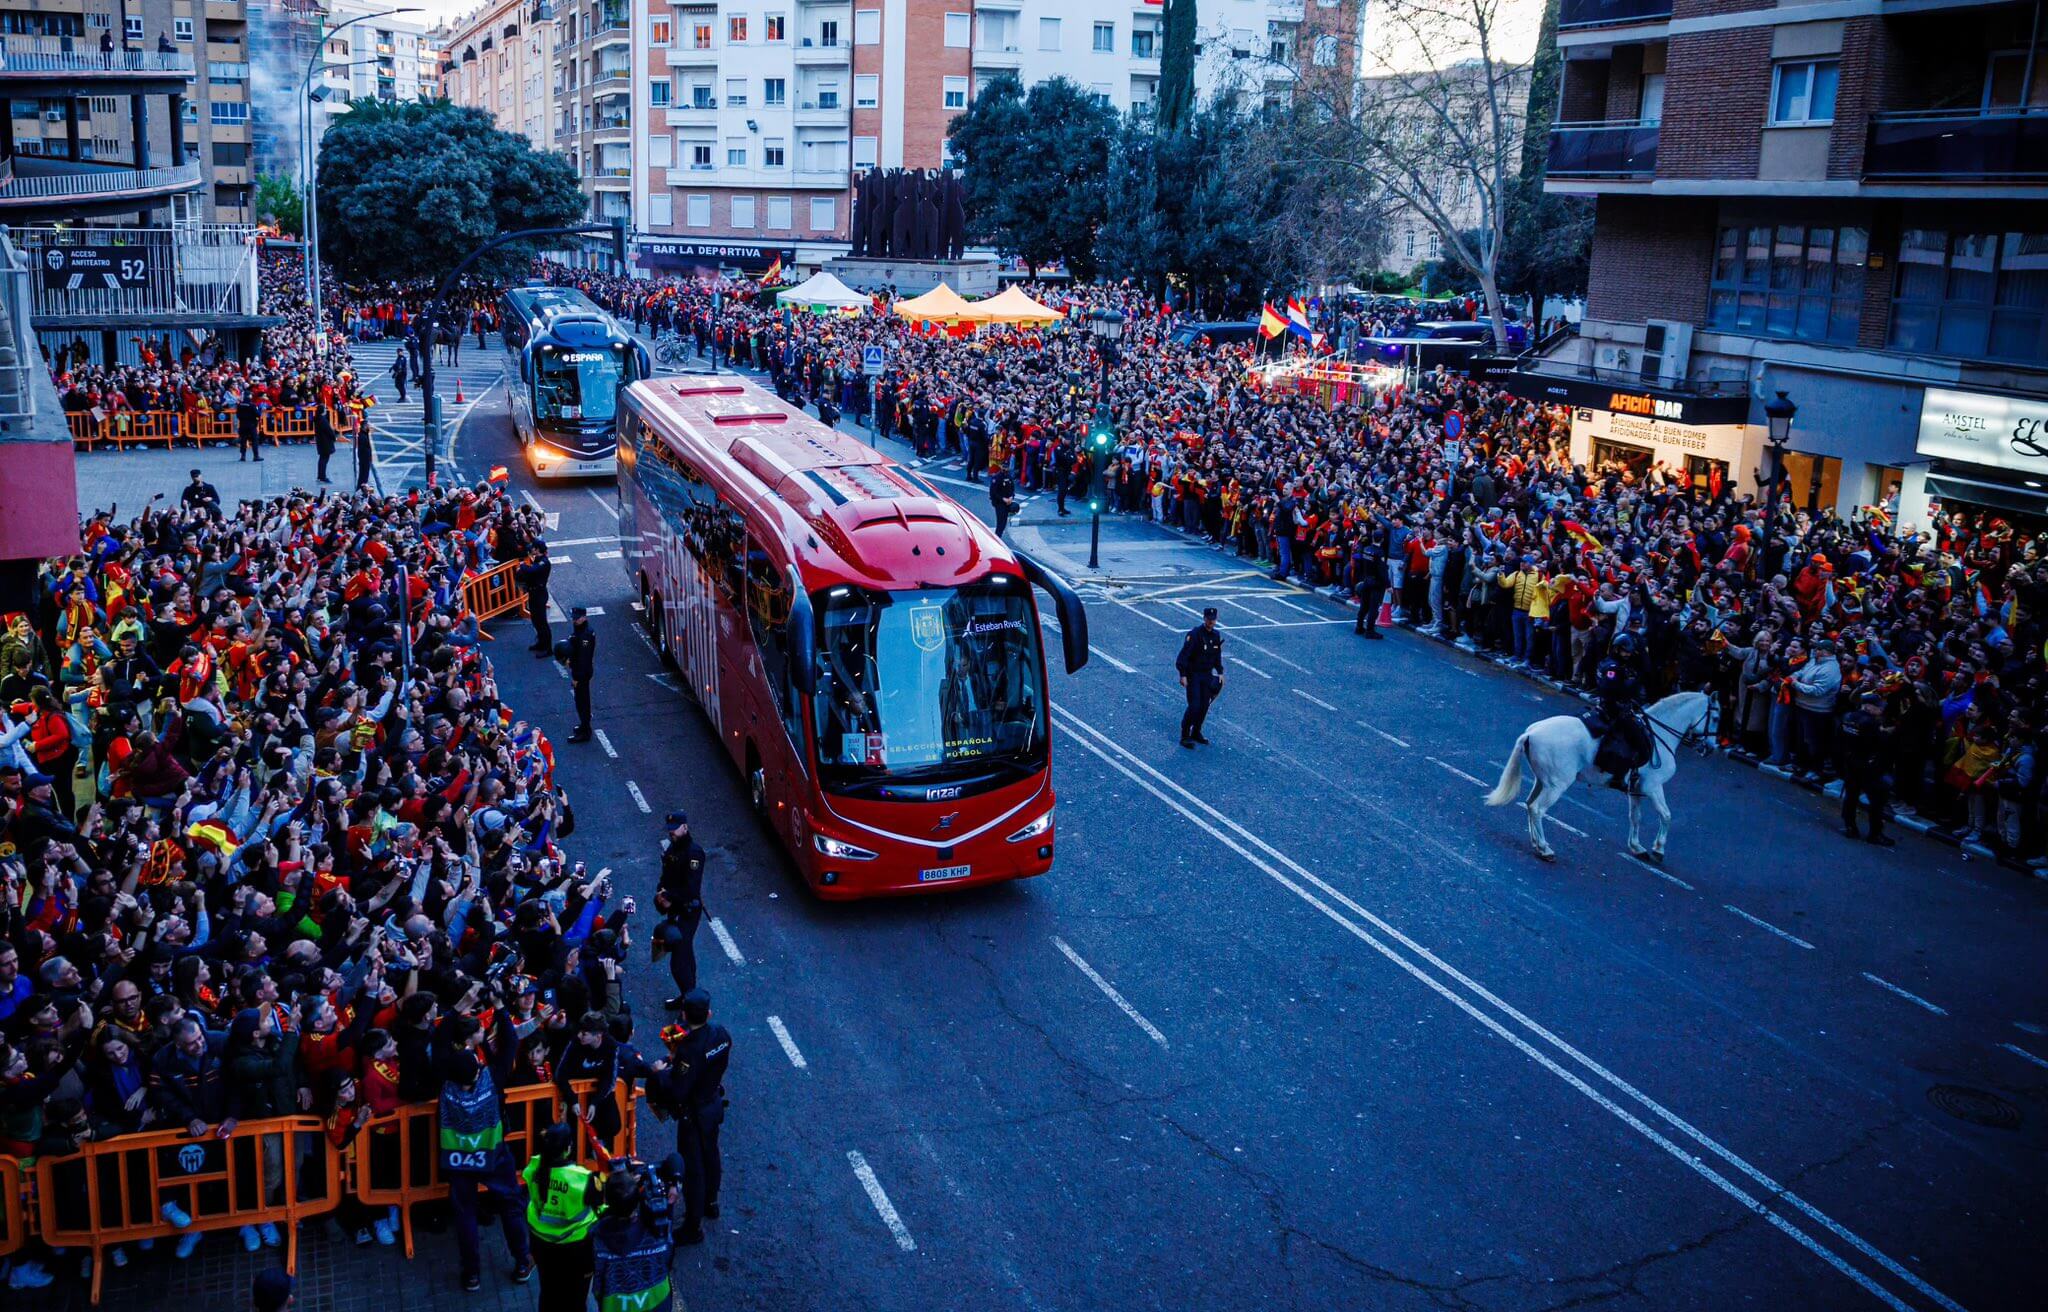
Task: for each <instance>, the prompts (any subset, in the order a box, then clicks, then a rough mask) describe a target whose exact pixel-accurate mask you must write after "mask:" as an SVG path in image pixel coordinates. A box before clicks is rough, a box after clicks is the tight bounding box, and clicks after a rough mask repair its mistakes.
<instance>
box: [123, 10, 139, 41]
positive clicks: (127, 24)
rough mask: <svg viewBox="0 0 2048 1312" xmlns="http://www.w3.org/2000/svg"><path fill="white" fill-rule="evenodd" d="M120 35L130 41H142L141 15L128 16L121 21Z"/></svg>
mask: <svg viewBox="0 0 2048 1312" xmlns="http://www.w3.org/2000/svg"><path fill="white" fill-rule="evenodd" d="M121 34H122V35H123V36H125V37H127V38H128V39H129V40H130V41H140V40H141V39H142V15H140V14H130V15H128V16H127V17H126V18H124V19H122V20H121Z"/></svg>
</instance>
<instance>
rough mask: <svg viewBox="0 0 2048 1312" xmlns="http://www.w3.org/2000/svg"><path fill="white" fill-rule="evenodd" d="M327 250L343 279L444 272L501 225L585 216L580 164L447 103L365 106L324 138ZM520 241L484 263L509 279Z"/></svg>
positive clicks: (517, 264) (555, 223) (506, 228)
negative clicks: (573, 165) (575, 166)
mask: <svg viewBox="0 0 2048 1312" xmlns="http://www.w3.org/2000/svg"><path fill="white" fill-rule="evenodd" d="M319 177H320V253H321V255H322V256H323V257H325V259H326V260H327V261H328V262H329V263H330V264H332V265H333V266H334V268H335V270H336V272H338V273H339V274H340V275H341V276H342V277H343V278H347V279H360V280H377V281H382V280H386V279H411V278H438V277H440V276H442V275H443V274H446V273H447V272H448V271H449V270H451V269H453V268H454V267H455V266H456V265H457V264H458V263H460V262H461V261H462V259H463V257H464V256H466V255H468V254H469V253H470V252H471V251H473V250H475V249H476V248H477V247H478V246H480V245H482V244H483V243H484V242H486V241H489V240H490V239H491V238H492V237H495V236H497V235H498V234H499V233H502V232H511V231H516V230H518V229H522V228H553V227H563V226H566V225H569V224H573V223H577V222H579V221H581V220H582V219H583V218H584V216H585V206H586V204H587V202H586V201H585V199H584V196H583V192H582V190H581V188H579V187H578V185H577V181H576V174H575V171H574V170H573V169H572V168H571V167H570V165H569V161H568V160H567V159H566V158H565V157H563V156H561V155H558V154H554V153H551V152H541V151H536V150H535V149H534V148H533V146H532V145H531V144H530V143H529V142H528V141H527V140H526V138H525V137H523V136H520V135H518V134H517V133H512V132H505V131H501V130H500V129H499V128H498V127H497V126H496V125H495V124H494V123H493V122H492V120H491V116H490V115H489V114H487V113H485V112H483V111H482V110H477V109H468V108H463V107H460V106H456V105H452V104H450V103H449V102H447V101H445V100H443V101H431V102H416V103H411V104H396V105H387V104H378V103H376V102H373V101H363V102H358V103H357V104H356V106H355V107H354V108H352V109H351V110H350V111H349V112H348V113H347V114H345V115H343V116H341V117H340V118H338V119H336V120H335V121H334V123H333V125H332V126H330V127H329V128H328V129H327V132H326V135H325V136H323V137H322V138H321V142H320V174H319ZM533 255H534V250H533V249H532V248H530V247H529V246H527V244H525V243H514V244H512V245H510V246H506V247H504V248H502V249H500V250H498V251H494V252H492V254H491V255H490V256H488V257H486V259H485V260H484V261H483V262H482V263H481V264H480V265H479V266H478V269H477V271H478V274H479V276H482V277H485V278H504V277H509V276H512V275H515V274H517V273H518V272H519V271H521V270H523V269H524V268H525V267H526V266H527V264H528V263H529V262H530V261H531V260H532V258H533Z"/></svg>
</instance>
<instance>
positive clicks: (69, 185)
mask: <svg viewBox="0 0 2048 1312" xmlns="http://www.w3.org/2000/svg"><path fill="white" fill-rule="evenodd" d="M199 180H200V171H199V165H198V163H197V162H196V161H195V162H193V163H188V164H166V165H165V166H164V167H162V168H160V169H92V168H81V169H77V170H75V171H74V170H70V169H62V170H58V171H55V172H50V173H38V174H35V175H34V176H28V175H25V174H22V173H15V174H13V175H12V176H11V177H9V178H8V180H7V181H6V183H5V184H0V200H40V199H45V198H48V197H60V196H78V197H81V198H83V197H90V196H104V195H109V194H112V193H115V192H124V191H143V190H148V189H153V188H157V187H196V186H198V185H199Z"/></svg>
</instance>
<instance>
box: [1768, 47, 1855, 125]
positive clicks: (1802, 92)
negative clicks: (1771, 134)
mask: <svg viewBox="0 0 2048 1312" xmlns="http://www.w3.org/2000/svg"><path fill="white" fill-rule="evenodd" d="M1840 71H1841V65H1840V64H1838V63H1837V62H1836V61H1834V60H1832V59H1817V60H1805V61H1802V62H1800V63H1796V64H1779V65H1777V66H1776V67H1775V68H1773V69H1772V70H1771V126H1773V127H1804V126H1808V125H1813V124H1825V123H1832V122H1834V121H1835V78H1836V76H1837V75H1838V74H1839V73H1840Z"/></svg>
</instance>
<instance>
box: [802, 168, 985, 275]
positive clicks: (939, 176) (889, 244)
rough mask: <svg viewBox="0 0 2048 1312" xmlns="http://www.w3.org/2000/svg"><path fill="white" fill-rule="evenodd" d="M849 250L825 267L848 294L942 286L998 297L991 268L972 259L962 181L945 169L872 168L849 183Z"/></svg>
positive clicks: (981, 261)
mask: <svg viewBox="0 0 2048 1312" xmlns="http://www.w3.org/2000/svg"><path fill="white" fill-rule="evenodd" d="M849 236H850V238H851V241H850V245H851V247H852V249H851V250H849V251H848V253H847V254H846V255H845V256H843V257H841V258H838V259H834V260H830V261H827V263H826V267H827V268H829V269H831V270H832V272H833V273H835V274H836V275H838V276H839V277H840V278H841V279H842V280H843V281H845V282H846V284H847V285H848V286H850V287H856V288H859V289H861V290H863V291H879V290H883V289H885V288H893V289H894V290H896V291H898V292H901V293H903V294H905V295H910V294H915V293H917V292H922V291H928V290H930V289H931V288H932V287H935V286H937V285H938V284H939V283H940V282H946V283H949V284H951V285H952V287H953V288H954V290H956V291H960V292H965V293H967V294H969V295H977V294H978V295H986V294H988V293H989V292H993V291H994V290H995V281H996V279H995V265H994V264H993V263H992V262H990V261H987V260H969V259H967V258H966V255H967V206H966V202H965V197H964V193H963V189H962V184H961V179H960V175H959V174H957V173H954V172H952V171H951V170H948V169H884V168H873V169H869V170H868V171H867V172H865V173H862V174H860V175H859V176H857V177H856V178H855V179H854V182H853V225H852V231H851V232H850V234H849Z"/></svg>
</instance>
